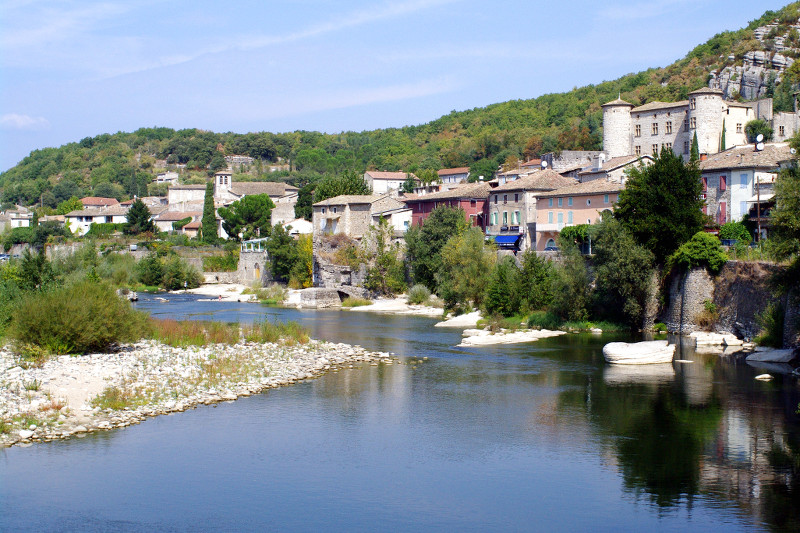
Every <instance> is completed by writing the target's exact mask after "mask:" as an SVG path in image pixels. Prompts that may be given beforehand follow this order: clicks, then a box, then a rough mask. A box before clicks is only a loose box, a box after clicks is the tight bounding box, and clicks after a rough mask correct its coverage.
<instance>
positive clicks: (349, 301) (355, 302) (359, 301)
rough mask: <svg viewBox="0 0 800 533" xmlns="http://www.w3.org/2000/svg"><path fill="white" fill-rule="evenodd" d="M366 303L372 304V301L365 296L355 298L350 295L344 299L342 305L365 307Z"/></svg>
mask: <svg viewBox="0 0 800 533" xmlns="http://www.w3.org/2000/svg"><path fill="white" fill-rule="evenodd" d="M365 305H372V302H371V301H369V300H366V299H364V298H354V297H352V296H348V297H347V298H345V299H344V300H343V301H342V307H363V306H365Z"/></svg>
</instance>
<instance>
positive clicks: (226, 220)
mask: <svg viewBox="0 0 800 533" xmlns="http://www.w3.org/2000/svg"><path fill="white" fill-rule="evenodd" d="M274 208H275V204H274V203H273V201H272V199H270V197H269V195H266V194H254V195H251V196H245V197H244V198H242V199H241V200H236V201H235V202H233V203H232V204H231V205H230V206H228V207H220V208H219V209H218V210H217V212H218V213H219V216H220V217H222V228H223V229H224V230H225V231H226V232H227V234H228V237H229V238H231V239H234V240H237V241H238V240H240V237H239V234H240V233H241V234H242V236H241V239H242V240H248V239H254V238H257V237H266V236H268V235H269V234H270V227H271V225H272V224H271V220H272V210H273V209H274Z"/></svg>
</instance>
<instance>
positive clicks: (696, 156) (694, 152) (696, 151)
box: [689, 131, 700, 161]
mask: <svg viewBox="0 0 800 533" xmlns="http://www.w3.org/2000/svg"><path fill="white" fill-rule="evenodd" d="M689 161H700V147H699V146H698V145H697V132H696V131H695V132H694V137H692V149H691V155H690V156H689Z"/></svg>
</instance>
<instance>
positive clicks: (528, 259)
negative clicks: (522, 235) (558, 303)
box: [517, 250, 553, 311]
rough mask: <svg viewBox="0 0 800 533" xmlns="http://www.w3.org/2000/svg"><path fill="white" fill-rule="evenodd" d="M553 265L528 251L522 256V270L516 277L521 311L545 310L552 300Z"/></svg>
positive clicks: (533, 252)
mask: <svg viewBox="0 0 800 533" xmlns="http://www.w3.org/2000/svg"><path fill="white" fill-rule="evenodd" d="M552 282H553V263H552V262H551V261H550V260H549V259H545V258H543V257H539V256H538V255H537V254H536V252H535V251H533V250H528V251H526V252H525V253H524V254H523V255H522V268H521V269H520V273H519V276H517V294H519V297H520V305H521V307H522V310H523V311H537V310H540V309H544V308H546V307H547V306H548V305H549V304H550V302H551V301H552V299H553V296H552V292H551V286H552Z"/></svg>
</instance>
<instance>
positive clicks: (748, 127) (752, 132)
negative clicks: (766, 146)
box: [744, 119, 774, 143]
mask: <svg viewBox="0 0 800 533" xmlns="http://www.w3.org/2000/svg"><path fill="white" fill-rule="evenodd" d="M773 133H774V132H773V131H772V126H770V125H769V122H767V121H766V120H761V119H756V120H751V121H750V122H748V123H747V124H745V125H744V134H745V135H746V136H747V142H750V143H754V142H756V137H758V136H759V135H763V136H764V139H763V141H764V142H768V141H771V140H772V135H773Z"/></svg>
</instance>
